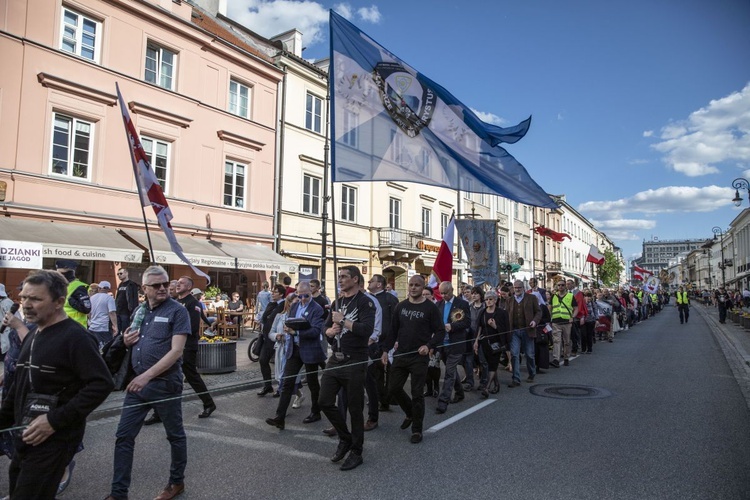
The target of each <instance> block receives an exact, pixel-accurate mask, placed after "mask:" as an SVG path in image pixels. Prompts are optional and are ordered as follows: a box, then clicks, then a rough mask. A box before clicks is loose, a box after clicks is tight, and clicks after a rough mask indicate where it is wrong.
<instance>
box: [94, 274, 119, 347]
mask: <svg viewBox="0 0 750 500" xmlns="http://www.w3.org/2000/svg"><path fill="white" fill-rule="evenodd" d="M111 288H112V285H110V284H109V281H102V282H101V283H99V291H98V292H97V293H95V294H94V295H92V296H91V313H90V314H89V333H91V334H92V335H93V336H94V339H95V340H96V344H97V345H98V346H99V349H101V348H102V346H103V345H104V344H106V343H107V342H109V341H110V340H112V337H114V336H115V335H117V332H118V330H117V306H115V299H113V298H112V296H111V295H110V294H109V292H110V289H111Z"/></svg>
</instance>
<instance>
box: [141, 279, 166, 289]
mask: <svg viewBox="0 0 750 500" xmlns="http://www.w3.org/2000/svg"><path fill="white" fill-rule="evenodd" d="M146 286H150V287H151V288H153V289H154V290H158V289H159V288H169V281H165V282H164V283H151V284H149V283H146Z"/></svg>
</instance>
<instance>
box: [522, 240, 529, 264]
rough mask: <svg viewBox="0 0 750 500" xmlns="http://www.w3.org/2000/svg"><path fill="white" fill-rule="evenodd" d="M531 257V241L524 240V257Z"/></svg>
mask: <svg viewBox="0 0 750 500" xmlns="http://www.w3.org/2000/svg"><path fill="white" fill-rule="evenodd" d="M528 258H529V242H528V241H526V240H523V259H524V260H528Z"/></svg>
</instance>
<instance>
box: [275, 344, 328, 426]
mask: <svg viewBox="0 0 750 500" xmlns="http://www.w3.org/2000/svg"><path fill="white" fill-rule="evenodd" d="M303 366H304V367H305V374H306V377H307V387H308V388H309V389H310V398H311V401H312V410H311V413H320V406H318V398H319V397H320V382H318V364H317V363H311V364H308V363H304V362H303V361H302V358H301V357H300V356H299V346H298V345H297V344H294V346H293V347H292V357H291V358H289V359H287V360H286V364H285V365H284V381H283V382H282V387H281V397H280V398H279V404H278V406H277V407H276V418H279V419H281V420H284V418H286V412H287V410H288V409H289V403H290V402H291V401H292V395H293V394H294V385H295V382H296V381H297V374H298V373H299V372H300V370H302V367H303Z"/></svg>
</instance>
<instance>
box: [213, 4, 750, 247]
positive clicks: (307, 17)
mask: <svg viewBox="0 0 750 500" xmlns="http://www.w3.org/2000/svg"><path fill="white" fill-rule="evenodd" d="M227 2H228V9H229V10H228V13H229V16H230V17H232V18H234V19H236V20H238V21H240V22H242V23H243V24H245V25H246V26H247V27H248V28H250V29H251V30H253V31H256V32H258V33H260V34H262V35H264V36H268V37H271V36H273V35H275V34H278V33H282V32H284V31H287V30H289V29H291V28H294V27H296V28H297V29H299V30H300V31H301V32H302V33H303V41H304V45H305V46H306V47H307V49H306V50H305V51H304V53H303V56H304V57H305V58H307V59H317V58H321V57H327V56H328V50H329V49H328V12H327V10H328V9H329V8H334V9H335V10H336V11H337V12H338V13H339V14H341V15H343V16H344V17H346V18H348V19H349V20H350V21H351V22H353V23H354V24H355V25H357V26H358V27H359V28H360V29H361V30H363V31H364V32H366V33H367V34H369V35H370V36H371V37H373V38H374V39H375V40H377V41H378V42H379V43H380V44H381V45H383V46H384V47H386V48H388V49H389V50H390V51H391V52H393V53H394V54H396V55H397V56H398V57H400V58H401V59H403V60H404V61H405V62H407V63H408V64H409V65H411V66H412V67H414V68H415V69H417V70H418V71H420V72H422V73H424V74H425V75H427V76H428V77H430V78H431V79H433V80H435V81H436V82H438V83H439V84H441V85H442V86H444V87H445V88H447V89H448V90H449V91H450V92H451V93H453V94H454V95H455V96H456V97H457V98H459V99H461V100H462V101H463V102H464V104H466V105H468V106H470V107H471V108H473V109H474V110H476V111H477V112H478V113H479V114H480V116H481V117H482V118H483V119H485V120H486V121H490V122H493V123H496V124H499V125H512V124H516V123H518V122H519V121H521V120H523V119H525V118H526V117H528V116H529V115H532V116H533V119H532V124H531V128H530V130H529V133H528V134H527V135H526V137H524V138H523V139H522V140H521V141H519V142H518V143H516V144H513V145H509V146H508V148H507V149H508V151H509V152H510V153H511V154H513V155H514V156H515V157H516V159H518V160H519V161H520V162H521V163H523V164H524V165H525V166H526V168H527V170H528V171H529V173H530V174H531V176H532V177H533V178H534V179H535V180H536V181H537V182H538V183H539V184H540V185H541V186H542V187H543V188H544V189H545V190H547V191H548V192H549V193H552V194H565V195H566V196H567V200H568V203H570V204H571V205H572V206H574V207H576V208H577V209H578V210H579V211H580V212H581V213H582V214H583V215H585V216H586V217H588V218H589V219H590V220H592V221H593V222H594V223H595V225H596V226H597V227H598V228H599V229H601V230H602V231H604V232H605V233H606V234H607V235H608V236H609V237H610V238H611V239H612V240H613V241H614V242H615V244H616V245H618V246H619V247H621V248H622V249H623V253H624V255H625V257H626V258H628V259H629V258H632V257H634V256H637V255H639V254H640V252H641V243H642V240H643V239H652V238H654V237H657V238H658V239H660V240H665V239H681V238H702V237H706V238H708V237H710V236H713V233H712V232H711V228H712V227H713V226H720V227H722V228H725V229H726V228H727V227H728V225H729V223H730V222H731V221H732V219H734V217H736V216H737V214H738V213H739V210H740V209H737V208H735V207H734V205H733V203H732V201H731V199H732V198H733V197H734V189H732V188H731V183H732V180H733V179H735V178H737V177H745V178H747V179H749V180H750V1H748V0H714V1H711V2H709V1H707V0H706V1H697V0H651V1H644V0H633V1H628V2H624V1H610V2H602V1H594V0H591V1H560V0H557V1H555V0H539V1H534V0H527V1H522V2H519V1H514V2H510V1H506V0H485V1H479V0H464V1H461V2H444V1H440V0H434V1H403V0H400V1H391V0H383V1H378V2H372V1H369V2H358V1H355V0H350V1H349V2H347V3H325V2H313V1H301V2H300V1H292V0H276V1H268V0H227ZM747 195H748V193H747V192H746V191H744V194H743V195H742V196H743V198H744V199H745V200H744V203H743V208H747V207H748V206H750V205H749V204H748V200H747Z"/></svg>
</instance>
